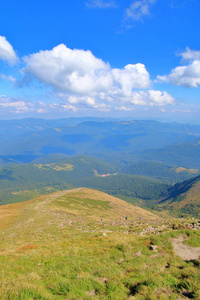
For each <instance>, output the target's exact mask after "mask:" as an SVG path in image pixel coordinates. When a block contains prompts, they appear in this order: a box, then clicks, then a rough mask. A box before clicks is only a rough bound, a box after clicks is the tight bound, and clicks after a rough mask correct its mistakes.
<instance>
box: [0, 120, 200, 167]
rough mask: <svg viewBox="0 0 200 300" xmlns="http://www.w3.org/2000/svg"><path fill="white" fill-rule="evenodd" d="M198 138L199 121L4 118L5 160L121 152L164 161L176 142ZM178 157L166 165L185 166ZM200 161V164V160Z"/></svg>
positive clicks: (0, 134)
mask: <svg viewBox="0 0 200 300" xmlns="http://www.w3.org/2000/svg"><path fill="white" fill-rule="evenodd" d="M83 121H84V122H83ZM198 136H200V126H198V125H190V124H177V123H161V122H156V121H116V120H112V121H111V120H107V119H97V121H94V120H93V119H83V118H82V119H78V118H77V119H76V118H75V119H60V120H43V119H24V120H12V121H1V122H0V140H1V148H0V158H1V160H0V163H1V165H5V164H7V163H8V161H12V163H30V162H32V161H33V160H35V159H37V158H40V157H43V156H46V155H49V154H64V155H65V156H77V155H92V156H98V157H100V158H104V157H108V160H109V157H110V158H111V159H112V158H113V157H115V156H116V157H119V156H120V157H121V158H124V159H125V160H126V159H128V158H129V157H130V158H131V157H134V159H135V160H139V159H141V157H142V159H143V157H144V159H146V160H154V161H156V160H157V161H158V160H159V161H162V155H163V154H164V152H163V151H164V150H163V151H162V149H165V147H168V148H166V152H167V154H166V155H167V157H168V158H169V157H170V156H172V157H173V151H174V150H173V149H174V147H176V146H174V145H175V144H177V143H180V144H185V143H190V144H193V143H196V142H197V141H196V140H197V137H198ZM170 147H171V148H170ZM159 151H160V152H159ZM159 153H160V156H159ZM184 153H185V152H184V147H182V156H183V158H182V160H181V163H182V164H181V166H183V167H192V166H191V160H190V158H189V155H188V154H187V153H185V154H184ZM166 155H165V156H166ZM165 156H164V157H165ZM157 157H158V158H157ZM176 158H177V157H176V156H175V157H174V160H173V159H171V162H170V163H167V162H166V163H167V164H169V165H170V164H172V165H180V164H179V163H178V162H176ZM164 160H165V161H166V158H164ZM169 161H170V160H169ZM176 163H177V164H176ZM197 163H198V165H200V162H199V158H198V162H197Z"/></svg>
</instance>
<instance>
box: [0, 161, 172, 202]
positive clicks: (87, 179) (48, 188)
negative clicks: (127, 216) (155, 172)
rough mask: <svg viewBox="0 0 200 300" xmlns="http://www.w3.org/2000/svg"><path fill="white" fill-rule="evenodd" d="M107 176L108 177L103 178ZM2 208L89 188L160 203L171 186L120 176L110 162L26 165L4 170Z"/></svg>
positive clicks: (1, 173)
mask: <svg viewBox="0 0 200 300" xmlns="http://www.w3.org/2000/svg"><path fill="white" fill-rule="evenodd" d="M103 174H106V175H108V176H105V177H101V176H102V175H103ZM0 186H1V190H0V193H1V204H6V203H15V202H21V201H25V200H28V199H32V198H34V197H36V196H38V195H42V194H45V193H49V192H53V191H56V190H63V189H68V188H73V187H82V186H84V187H89V188H95V189H98V190H100V191H104V192H107V193H109V194H111V195H115V196H119V197H123V196H126V197H128V199H129V201H130V202H134V199H135V198H141V199H144V200H153V199H159V198H160V197H162V196H163V195H165V194H166V192H167V190H168V188H169V187H170V186H169V185H167V184H164V183H162V182H159V181H156V180H154V179H151V178H146V177H141V176H133V175H125V174H124V175H122V174H121V175H120V174H118V173H117V170H116V168H114V167H113V166H112V165H111V164H109V163H107V162H103V161H102V160H98V159H96V158H91V157H87V156H80V157H74V158H68V159H65V160H62V161H57V162H56V163H46V164H23V165H17V166H11V167H7V168H5V167H4V168H0Z"/></svg>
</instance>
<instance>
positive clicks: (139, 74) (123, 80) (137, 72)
mask: <svg viewBox="0 0 200 300" xmlns="http://www.w3.org/2000/svg"><path fill="white" fill-rule="evenodd" d="M111 72H112V75H113V78H114V81H115V85H116V86H118V87H119V89H120V93H121V94H123V95H125V96H130V95H131V94H132V89H133V88H140V89H145V88H148V87H149V86H150V78H149V73H148V72H147V70H146V68H145V66H144V65H143V64H140V63H138V64H135V65H131V64H129V65H127V66H125V67H124V69H112V71H111Z"/></svg>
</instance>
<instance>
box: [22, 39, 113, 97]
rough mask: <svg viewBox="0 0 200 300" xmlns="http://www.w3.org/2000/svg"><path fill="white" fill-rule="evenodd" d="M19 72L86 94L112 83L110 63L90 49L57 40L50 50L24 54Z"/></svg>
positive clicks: (58, 86)
mask: <svg viewBox="0 0 200 300" xmlns="http://www.w3.org/2000/svg"><path fill="white" fill-rule="evenodd" d="M24 61H25V62H26V64H27V66H26V67H25V68H24V69H23V70H22V72H23V73H26V74H32V75H34V76H35V77H36V78H37V79H38V80H40V81H41V82H44V83H46V84H47V85H50V86H52V87H53V88H54V89H56V90H62V91H68V92H69V93H72V94H73V93H74V94H79V95H86V94H88V93H92V92H94V91H98V90H99V91H100V90H107V89H108V88H109V86H110V85H111V84H112V78H111V75H110V72H109V69H110V66H109V65H108V64H106V63H105V62H103V61H102V60H101V59H98V58H96V57H95V56H94V55H93V54H92V53H91V52H90V51H84V50H77V49H74V50H71V49H69V48H67V47H66V46H65V45H63V44H61V45H59V46H57V47H55V48H53V49H52V50H50V51H48V50H46V51H40V52H38V53H36V54H32V55H29V56H26V57H24Z"/></svg>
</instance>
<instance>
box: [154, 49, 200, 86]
mask: <svg viewBox="0 0 200 300" xmlns="http://www.w3.org/2000/svg"><path fill="white" fill-rule="evenodd" d="M179 55H180V56H182V59H183V60H188V61H189V64H188V65H186V66H179V67H176V68H175V69H172V71H171V72H170V74H169V75H163V76H157V78H158V80H159V81H160V82H167V83H171V84H173V85H177V86H184V87H189V88H197V87H198V86H200V51H194V50H190V49H189V48H186V51H185V52H183V53H180V54H179Z"/></svg>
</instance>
